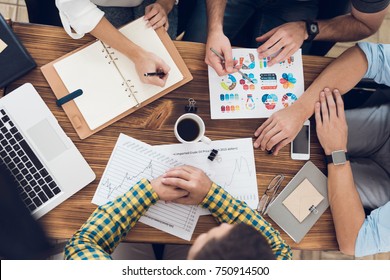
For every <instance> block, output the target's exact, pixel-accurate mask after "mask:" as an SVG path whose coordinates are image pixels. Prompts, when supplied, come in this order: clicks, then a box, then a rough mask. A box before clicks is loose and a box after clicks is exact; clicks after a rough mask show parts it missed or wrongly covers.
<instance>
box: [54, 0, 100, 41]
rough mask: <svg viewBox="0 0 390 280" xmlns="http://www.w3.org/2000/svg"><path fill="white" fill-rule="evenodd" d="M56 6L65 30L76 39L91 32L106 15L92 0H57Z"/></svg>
mask: <svg viewBox="0 0 390 280" xmlns="http://www.w3.org/2000/svg"><path fill="white" fill-rule="evenodd" d="M56 6H57V8H58V10H59V11H60V18H61V21H62V25H63V26H64V29H65V31H66V32H67V33H68V34H69V36H70V37H72V38H74V39H79V38H81V37H83V36H84V34H85V33H88V32H91V31H92V30H93V29H94V28H95V27H96V25H97V24H98V23H99V21H100V20H101V19H102V17H103V16H104V12H103V11H101V10H100V9H99V8H98V7H97V6H96V5H95V4H93V3H92V2H91V1H90V0H56ZM71 28H73V30H74V31H75V32H73V31H72V29H71Z"/></svg>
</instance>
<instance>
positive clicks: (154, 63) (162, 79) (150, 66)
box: [133, 50, 171, 87]
mask: <svg viewBox="0 0 390 280" xmlns="http://www.w3.org/2000/svg"><path fill="white" fill-rule="evenodd" d="M133 62H134V64H135V69H136V70H137V73H138V76H139V78H140V80H141V81H142V82H143V83H145V84H152V85H156V86H160V87H163V86H165V83H166V81H167V79H168V75H169V71H170V70H171V68H170V67H169V66H168V65H167V64H166V63H165V62H164V61H163V60H162V59H161V58H160V57H158V56H157V55H155V54H154V53H151V52H147V51H145V50H141V51H140V52H139V54H138V55H137V56H134V59H133ZM152 72H164V73H165V75H164V76H148V77H145V75H144V74H145V73H152Z"/></svg>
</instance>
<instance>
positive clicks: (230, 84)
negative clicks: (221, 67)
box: [221, 74, 237, 90]
mask: <svg viewBox="0 0 390 280" xmlns="http://www.w3.org/2000/svg"><path fill="white" fill-rule="evenodd" d="M236 85H237V80H236V78H235V77H234V76H233V75H231V74H228V76H227V79H226V78H224V79H222V82H221V87H222V88H223V89H224V90H233V89H234V88H235V87H236Z"/></svg>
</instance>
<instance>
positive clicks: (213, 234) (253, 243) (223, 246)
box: [187, 224, 275, 260]
mask: <svg viewBox="0 0 390 280" xmlns="http://www.w3.org/2000/svg"><path fill="white" fill-rule="evenodd" d="M187 258H188V259H195V260H273V259H275V255H274V254H273V253H272V250H271V248H270V246H269V244H268V242H267V240H266V239H265V238H264V236H263V235H262V234H261V233H259V232H258V231H257V230H255V229H254V228H253V227H251V226H248V225H246V224H235V225H231V224H221V225H220V226H218V227H215V228H213V229H211V230H210V231H208V232H207V233H203V234H201V235H199V237H198V238H197V239H196V240H195V242H194V245H192V247H191V249H190V251H189V252H188V256H187Z"/></svg>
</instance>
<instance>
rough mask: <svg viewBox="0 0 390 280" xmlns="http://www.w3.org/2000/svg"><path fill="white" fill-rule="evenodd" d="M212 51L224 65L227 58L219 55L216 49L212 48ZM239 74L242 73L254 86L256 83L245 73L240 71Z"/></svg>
mask: <svg viewBox="0 0 390 280" xmlns="http://www.w3.org/2000/svg"><path fill="white" fill-rule="evenodd" d="M210 50H211V51H212V52H213V53H214V54H215V55H216V56H218V57H219V59H221V61H222V63H225V58H224V57H223V56H222V55H221V54H220V53H218V52H217V51H216V50H215V49H213V48H210ZM238 73H240V74H241V75H242V76H243V77H244V78H245V79H247V80H248V81H249V82H251V83H252V84H254V82H253V81H252V79H251V78H249V76H248V75H247V74H245V73H244V72H242V71H241V70H240V69H238Z"/></svg>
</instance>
